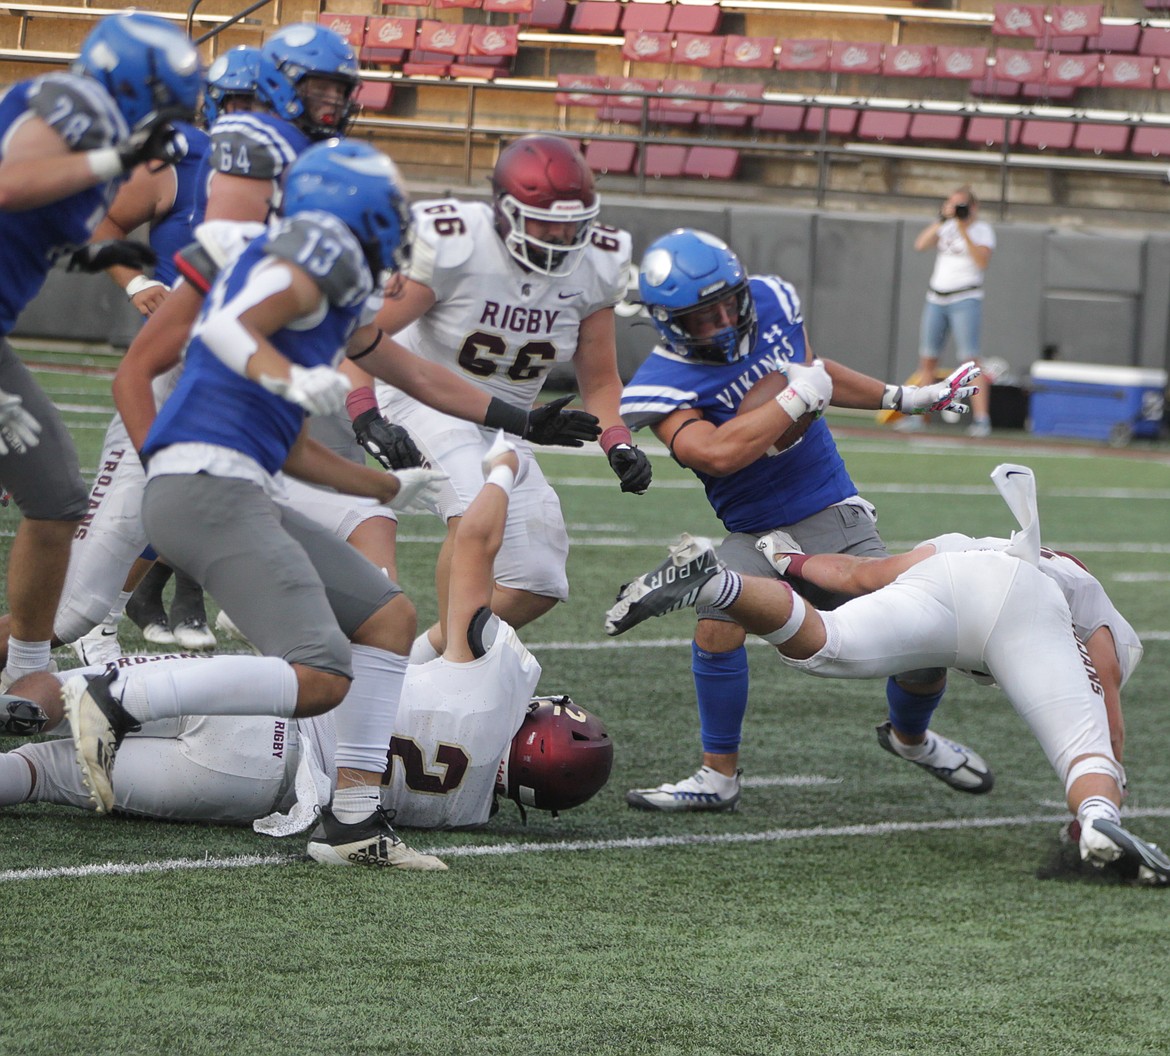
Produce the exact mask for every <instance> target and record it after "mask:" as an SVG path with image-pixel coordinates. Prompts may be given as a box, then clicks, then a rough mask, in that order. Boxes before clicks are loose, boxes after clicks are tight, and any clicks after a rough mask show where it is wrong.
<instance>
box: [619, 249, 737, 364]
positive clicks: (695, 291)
mask: <svg viewBox="0 0 1170 1056" xmlns="http://www.w3.org/2000/svg"><path fill="white" fill-rule="evenodd" d="M638 290H639V293H640V295H641V298H642V303H643V304H644V305H645V306H646V308H647V310H648V311H649V313H650V319H651V320H652V321H653V323H654V326H655V328H656V329H657V330H658V334H659V337H661V339H662V344H663V345H664V346H665V347H666V349H667V351H669V352H673V353H674V354H675V355H677V356H686V357H687V358H688V359H696V360H700V361H702V362H705V363H734V362H735V361H736V360H737V359H742V358H743V357H744V356H746V355H748V354H749V353H750V352H751V350H752V348H753V347H754V345H755V343H756V335H757V333H758V331H759V327H758V326H757V324H756V304H755V301H754V300H753V299H752V293H751V288H750V287H749V285H748V277H747V272H745V271H744V269H743V265H742V264H741V263H740V262H739V258H738V257H737V256H736V255H735V254H734V253H733V252H732V251H731V249H730V248H729V247H728V246H727V244H726V243H725V242H723V241H722V240H721V239H718V238H716V237H715V236H714V235H709V234H707V233H706V232H704V231H695V230H693V229H691V228H686V227H680V228H677V229H676V230H674V231H671V232H670V234H668V235H663V236H662V237H661V238H659V239H658V240H657V241H655V242H653V243H651V245H650V248H649V249H647V250H646V255H645V256H644V257H643V258H642V266H641V268H640V269H639V271H638ZM732 296H734V297H735V322H734V323H733V324H732V325H730V326H725V327H723V328H722V329H720V330H717V331H716V332H715V333H713V334H709V335H706V336H703V337H693V336H692V335H691V332H690V330H689V329H688V326H687V319H686V317H687V315H688V314H689V313H691V312H693V311H695V310H696V309H700V308H707V307H709V306H710V305H713V304H717V303H718V302H720V301H723V300H726V299H727V298H729V297H732Z"/></svg>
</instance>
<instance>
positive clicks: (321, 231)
mask: <svg viewBox="0 0 1170 1056" xmlns="http://www.w3.org/2000/svg"><path fill="white" fill-rule="evenodd" d="M264 252H265V253H266V254H268V255H269V256H273V257H278V258H279V259H281V260H287V261H289V262H290V263H293V264H296V265H297V266H298V267H300V268H303V269H304V270H305V271H307V272H308V273H309V274H310V275H311V276H312V277H313V280H314V281H315V282H316V283H317V285H318V286H319V287H320V289H321V292H322V293H323V294H324V295H325V296H326V298H327V299H328V300H329V302H330V303H331V304H335V305H337V306H338V307H341V308H348V307H350V306H352V305H355V304H361V303H362V302H363V301H365V300H366V298H368V297H369V296H370V294H371V293H372V292H373V289H374V280H373V277H372V276H371V275H370V268H369V265H368V264H367V263H366V258H365V255H364V254H363V253H362V249H361V246H359V245H358V242H357V239H356V238H354V236H353V233H352V232H351V231H350V230H349V228H348V227H346V226H345V224H343V223H342V222H341V221H340V220H338V219H337V217H335V216H333V215H331V214H330V213H322V212H317V211H315V210H310V211H307V212H304V213H297V214H296V215H295V216H290V217H287V218H285V219H282V220H278V221H276V222H275V223H274V224H273V225H272V229H271V231H270V232H269V235H268V242H267V244H266V245H265V246H264Z"/></svg>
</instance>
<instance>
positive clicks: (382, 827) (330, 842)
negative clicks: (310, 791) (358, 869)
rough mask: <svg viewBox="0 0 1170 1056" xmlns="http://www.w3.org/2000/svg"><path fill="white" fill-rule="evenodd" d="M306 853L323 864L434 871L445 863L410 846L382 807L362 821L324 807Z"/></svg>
mask: <svg viewBox="0 0 1170 1056" xmlns="http://www.w3.org/2000/svg"><path fill="white" fill-rule="evenodd" d="M308 850H309V857H310V858H312V859H313V860H314V861H316V862H321V863H322V864H324V865H372V866H379V867H389V868H391V869H414V870H419V871H423V870H427V871H436V870H444V869H446V868H447V866H446V865H445V864H444V863H443V862H442V861H440V860H439V859H438V858H436V857H435V856H434V855H432V854H420V853H419V852H418V851H414V850H411V849H410V848H409V847H407V846H406V844H405V843H403V842H402V840H401V839H400V838H399V836H398V834H397V833H396V832H395V831H394V829H393V828H392V827H391V825H390V815H389V814H388V813H387V812H386V810H385V809H384V808H382V807H378V808H376V809H375V811H374V813H373V814H371V815H370V816H369V817H368V818H366V819H365V820H364V821H359V822H355V823H354V824H353V825H346V824H345V823H344V822H340V821H338V820H337V817H336V816H335V815H334V813H333V811H331V810H329V809H328V808H326V809H324V810H322V811H321V822H320V824H319V825H318V826H317V828H316V829H314V830H313V835H312V836H311V837H310V838H309V847H308Z"/></svg>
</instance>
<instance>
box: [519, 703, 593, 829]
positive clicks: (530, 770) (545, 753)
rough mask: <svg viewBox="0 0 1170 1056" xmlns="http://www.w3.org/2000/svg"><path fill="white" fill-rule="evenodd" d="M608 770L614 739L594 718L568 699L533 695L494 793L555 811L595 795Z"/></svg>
mask: <svg viewBox="0 0 1170 1056" xmlns="http://www.w3.org/2000/svg"><path fill="white" fill-rule="evenodd" d="M612 767H613V741H611V740H610V739H609V734H608V733H607V732H606V729H605V723H603V722H602V721H601V720H600V719H599V718H598V717H597V716H596V715H593V714H592V713H590V712H588V711H586V710H585V709H584V708H581V707H578V706H577V705H576V704H574V703H573V702H572V700H570V699H569V698H568V697H533V699H532V703H531V704H529V705H528V714H527V715H525V716H524V721H523V722H522V723H521V724H520V729H519V730H518V731H517V733H516V736H515V737H513V738H512V748H511V750H510V751H509V752H508V754H507V756H506V757H505V758H504V759H503V760H501V762H500V772H499V774H498V776H497V777H496V791H497V792H498V793H499V794H500V795H502V796H506V797H507V798H508V799H511V800H515V802H517V803H519V804H520V806H521V807H535V808H536V809H537V810H551V811H553V812H554V813H555V812H556V811H558V810H568V809H569V808H570V807H579V806H580V805H581V804H582V803H584V802H585V801H586V800H587V799H590V798H592V797H593V796H594V795H596V793H597V792H599V791H600V790H601V789H602V787H604V785H605V783H606V781H608V780H609V771H610V769H611V768H612Z"/></svg>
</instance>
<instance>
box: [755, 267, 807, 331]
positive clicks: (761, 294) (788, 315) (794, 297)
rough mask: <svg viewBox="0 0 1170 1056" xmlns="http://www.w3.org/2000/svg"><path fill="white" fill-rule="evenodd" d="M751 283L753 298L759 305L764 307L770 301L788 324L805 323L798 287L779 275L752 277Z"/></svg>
mask: <svg viewBox="0 0 1170 1056" xmlns="http://www.w3.org/2000/svg"><path fill="white" fill-rule="evenodd" d="M750 281H751V287H752V296H753V297H755V298H756V302H757V305H760V306H761V307H763V306H766V305H767V303H768V302H769V301H770V302H772V303H774V304H775V305H776V307H777V309H778V310H779V313H780V315H781V317H782V318H783V320H784V321H785V322H786V323H793V324H795V323H803V322H804V317H803V315H802V314H801V306H800V294H798V293H797V292H796V287H795V286H793V285H792V283H790V282H785V281H784V280H783V279H782V278H780V276H779V275H752V276H750ZM761 302H763V304H761ZM761 314H763V313H762V312H761Z"/></svg>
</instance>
